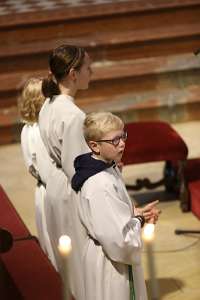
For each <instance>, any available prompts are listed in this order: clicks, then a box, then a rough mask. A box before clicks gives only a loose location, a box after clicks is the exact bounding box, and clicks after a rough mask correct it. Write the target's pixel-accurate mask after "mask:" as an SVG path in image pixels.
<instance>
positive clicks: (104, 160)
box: [92, 153, 112, 164]
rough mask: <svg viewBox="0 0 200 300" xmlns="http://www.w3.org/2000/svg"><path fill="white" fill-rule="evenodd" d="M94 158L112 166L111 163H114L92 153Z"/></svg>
mask: <svg viewBox="0 0 200 300" xmlns="http://www.w3.org/2000/svg"><path fill="white" fill-rule="evenodd" d="M92 157H93V158H94V159H97V160H102V161H103V162H105V163H106V164H111V163H112V161H107V160H106V159H104V158H103V157H102V156H100V155H97V154H95V153H92Z"/></svg>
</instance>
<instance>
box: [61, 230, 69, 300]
mask: <svg viewBox="0 0 200 300" xmlns="http://www.w3.org/2000/svg"><path fill="white" fill-rule="evenodd" d="M58 250H59V253H60V256H61V263H62V274H61V277H62V281H63V300H70V299H71V297H70V289H69V274H68V256H69V255H70V252H71V250H72V245H71V239H70V237H69V236H67V235H62V236H61V237H60V238H59V244H58Z"/></svg>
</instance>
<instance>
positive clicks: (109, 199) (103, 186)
mask: <svg viewBox="0 0 200 300" xmlns="http://www.w3.org/2000/svg"><path fill="white" fill-rule="evenodd" d="M79 193H80V205H79V213H80V218H81V222H82V224H83V226H84V227H85V228H86V232H87V234H88V238H87V240H86V242H85V245H84V248H83V255H82V264H83V270H84V280H85V293H86V294H85V299H87V300H94V299H95V300H112V299H115V300H122V299H123V300H129V299H130V290H129V274H128V265H132V270H133V281H134V290H135V296H136V298H135V299H136V300H146V299H147V294H146V286H145V281H144V276H143V270H142V265H141V250H142V241H141V224H140V221H139V220H138V219H136V218H133V207H132V203H131V200H130V198H129V196H128V193H127V191H126V188H125V186H124V183H123V181H122V178H121V174H120V172H119V170H118V168H117V167H116V168H113V167H111V168H109V169H106V170H105V171H102V172H100V173H97V174H96V175H94V176H92V177H90V178H89V179H88V180H87V181H86V182H85V183H84V185H83V187H82V189H81V191H80V192H79ZM96 241H98V243H99V244H98V243H97V242H96ZM133 299H134V298H133Z"/></svg>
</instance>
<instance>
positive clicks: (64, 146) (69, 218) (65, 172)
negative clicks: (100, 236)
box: [39, 95, 89, 300]
mask: <svg viewBox="0 0 200 300" xmlns="http://www.w3.org/2000/svg"><path fill="white" fill-rule="evenodd" d="M84 119H85V114H84V113H83V112H82V111H81V110H80V109H79V108H78V107H77V106H76V105H75V104H74V102H73V98H72V97H70V96H66V95H59V96H56V97H54V98H53V99H52V100H50V99H46V101H45V103H44V105H43V107H42V109H41V111H40V116H39V127H40V132H41V136H42V139H43V142H44V144H45V145H46V148H47V151H48V152H49V154H50V156H51V158H52V159H53V161H54V163H55V165H56V166H57V168H53V171H52V172H51V174H50V176H49V178H48V180H47V187H46V189H47V199H48V202H46V203H47V206H46V208H45V211H46V216H47V230H48V233H49V236H50V240H51V242H52V246H53V250H54V254H55V257H56V260H57V263H58V265H59V266H60V267H59V269H60V272H61V274H62V265H61V262H60V258H59V252H58V249H57V245H58V239H59V237H60V236H61V235H63V234H66V235H69V236H70V238H71V240H72V253H71V255H70V258H71V259H69V281H70V287H71V292H72V294H73V295H74V296H75V298H76V300H84V298H83V294H84V291H83V278H82V273H81V268H80V264H81V253H82V244H83V241H84V238H85V236H84V235H83V234H84V231H83V230H82V226H81V225H80V221H79V218H78V208H77V198H78V196H77V195H76V193H75V192H74V191H73V190H72V188H71V178H72V176H73V175H74V172H75V171H74V159H75V158H76V156H78V155H80V154H83V153H85V152H88V150H89V149H88V146H87V144H86V142H85V140H84V137H83V128H82V127H83V121H84Z"/></svg>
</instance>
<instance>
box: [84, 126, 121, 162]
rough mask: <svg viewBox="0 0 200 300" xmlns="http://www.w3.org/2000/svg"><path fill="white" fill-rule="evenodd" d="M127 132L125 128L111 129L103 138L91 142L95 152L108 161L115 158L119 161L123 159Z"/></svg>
mask: <svg viewBox="0 0 200 300" xmlns="http://www.w3.org/2000/svg"><path fill="white" fill-rule="evenodd" d="M126 137H127V135H126V133H125V132H124V130H123V128H122V129H121V130H114V131H110V132H109V133H107V134H105V135H104V136H103V137H102V138H101V140H99V141H96V142H92V144H90V146H91V149H92V150H93V152H94V153H98V158H99V159H102V160H104V161H106V162H109V163H110V162H112V161H113V160H114V161H115V162H116V163H118V162H120V161H121V158H122V155H123V152H124V149H125V140H126Z"/></svg>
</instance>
